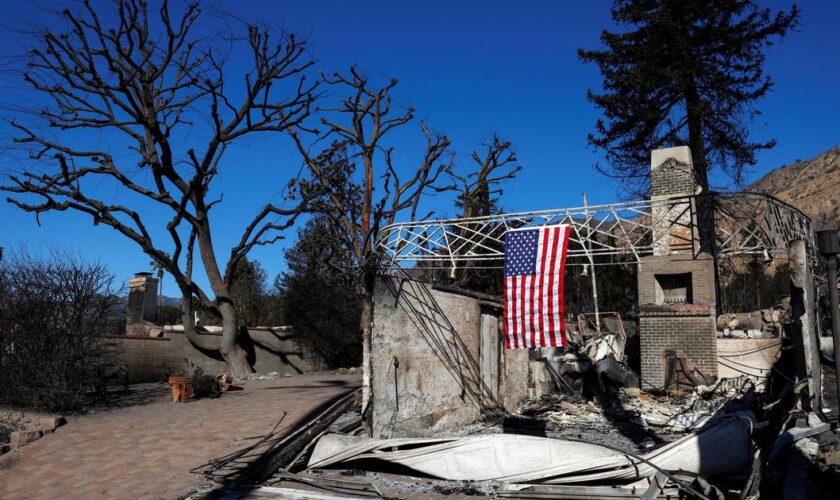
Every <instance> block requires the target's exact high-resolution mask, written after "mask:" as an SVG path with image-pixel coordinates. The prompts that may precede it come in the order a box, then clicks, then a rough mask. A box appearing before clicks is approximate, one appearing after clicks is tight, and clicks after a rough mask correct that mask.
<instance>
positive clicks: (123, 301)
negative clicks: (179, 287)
mask: <svg viewBox="0 0 840 500" xmlns="http://www.w3.org/2000/svg"><path fill="white" fill-rule="evenodd" d="M162 304H163V305H165V306H172V307H181V298H180V297H177V298H176V297H167V296H166V295H164V296H163V300H162ZM126 307H128V295H126V296H125V297H121V298H120V301H119V303H118V304H117V312H123V311H125V308H126Z"/></svg>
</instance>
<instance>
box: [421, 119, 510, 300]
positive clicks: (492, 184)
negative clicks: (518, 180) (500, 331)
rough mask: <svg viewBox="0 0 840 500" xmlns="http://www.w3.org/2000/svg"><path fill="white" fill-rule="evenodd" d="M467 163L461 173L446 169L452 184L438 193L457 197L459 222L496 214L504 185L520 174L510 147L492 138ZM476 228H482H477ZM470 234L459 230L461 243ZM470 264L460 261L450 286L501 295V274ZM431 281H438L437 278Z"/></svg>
mask: <svg viewBox="0 0 840 500" xmlns="http://www.w3.org/2000/svg"><path fill="white" fill-rule="evenodd" d="M470 159H471V160H472V168H471V169H466V171H465V172H459V171H458V170H456V168H455V167H454V165H451V166H449V167H448V168H447V169H446V172H447V174H448V175H449V178H450V179H451V181H452V184H451V185H450V186H445V187H444V188H442V189H443V190H453V191H455V192H456V193H458V195H457V197H456V199H455V206H456V207H457V208H458V209H460V210H461V217H462V218H465V219H468V218H472V217H484V216H488V215H494V214H496V213H499V211H500V208H499V197H500V196H501V195H502V193H503V186H504V184H505V183H506V182H508V181H511V180H513V179H514V178H515V177H516V174H518V173H519V171H520V170H522V166H521V165H519V164H518V159H517V157H516V151H515V150H514V147H513V144H512V143H511V142H510V141H506V140H504V139H502V138H500V137H499V136H498V135H497V134H493V137H492V139H490V140H489V141H484V142H483V143H482V144H481V148H480V149H479V150H473V152H472V153H471V154H470ZM478 227H482V226H481V225H478ZM501 229H502V228H500V227H498V226H495V225H491V226H488V227H482V229H481V230H482V231H486V232H498V231H500V230H501ZM472 232H473V229H472V228H469V229H461V230H459V233H460V234H461V236H462V237H464V238H465V239H468V238H471V236H472V235H471V234H470V233H472ZM473 264H474V263H473V262H471V261H464V262H463V264H462V265H463V266H464V267H463V268H461V269H458V270H457V271H456V272H454V273H452V274H451V275H450V276H453V275H454V284H455V285H457V286H459V287H461V288H467V289H470V290H476V291H480V292H484V293H490V294H499V293H501V291H502V276H501V273H499V272H495V271H493V270H489V269H471V268H473V267H474V265H473ZM435 274H437V275H439V274H440V273H435ZM433 279H434V280H435V281H440V280H439V278H433Z"/></svg>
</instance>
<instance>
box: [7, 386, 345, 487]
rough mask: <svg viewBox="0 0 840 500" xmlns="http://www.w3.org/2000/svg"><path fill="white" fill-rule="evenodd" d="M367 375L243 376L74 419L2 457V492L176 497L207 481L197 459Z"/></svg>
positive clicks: (229, 448) (302, 413) (243, 442)
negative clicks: (198, 392) (177, 398)
mask: <svg viewBox="0 0 840 500" xmlns="http://www.w3.org/2000/svg"><path fill="white" fill-rule="evenodd" d="M360 379H361V377H360V376H359V375H332V374H313V375H297V376H294V377H287V378H281V379H276V380H259V381H253V382H248V383H247V384H245V390H243V391H236V392H228V393H226V394H224V396H222V397H221V398H220V399H202V400H198V401H193V402H189V403H185V404H179V403H172V402H169V401H157V402H154V403H150V404H146V405H142V406H131V407H126V408H120V409H114V410H109V411H105V412H102V413H97V414H93V415H87V416H81V417H74V418H69V419H68V423H67V425H65V426H63V427H60V428H59V429H58V430H56V432H55V433H54V434H50V435H48V436H45V437H43V438H42V439H40V440H38V441H36V442H34V443H32V444H30V445H28V446H25V447H24V448H22V449H21V450H20V451H19V452H11V453H7V454H6V455H3V456H2V457H0V498H4V499H6V498H90V497H106V498H177V497H179V496H182V495H185V494H186V493H188V492H189V491H190V490H191V489H192V488H195V487H197V486H200V485H201V484H202V483H203V482H204V481H203V479H202V477H201V476H200V475H196V474H191V473H190V472H189V471H190V469H192V468H194V467H198V466H201V465H203V464H205V463H207V462H208V461H209V460H211V459H214V458H218V457H222V456H224V455H227V454H228V453H231V452H233V451H236V450H239V449H241V448H243V447H245V446H247V445H248V444H250V443H252V442H254V440H255V438H259V437H261V436H264V435H266V434H268V433H269V432H270V431H271V429H272V428H273V427H274V426H275V424H276V423H277V421H278V419H279V418H280V417H281V416H282V414H283V412H284V411H285V412H288V415H287V416H286V418H285V419H284V420H283V423H282V424H281V428H282V427H286V426H291V427H294V425H296V424H297V423H299V422H300V421H301V420H303V419H305V418H306V416H307V415H308V414H310V412H312V411H313V410H315V409H316V408H318V407H319V406H321V405H323V404H324V403H327V402H329V401H331V400H333V399H335V398H336V397H338V396H340V395H343V394H346V393H348V392H350V391H352V390H354V389H356V388H357V387H359V385H360V382H361V380H360Z"/></svg>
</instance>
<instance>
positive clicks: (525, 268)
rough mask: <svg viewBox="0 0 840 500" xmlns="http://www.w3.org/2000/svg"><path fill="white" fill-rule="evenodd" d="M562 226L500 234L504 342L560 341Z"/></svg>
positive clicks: (515, 345)
mask: <svg viewBox="0 0 840 500" xmlns="http://www.w3.org/2000/svg"><path fill="white" fill-rule="evenodd" d="M570 230H571V228H570V227H569V226H567V225H562V224H561V225H555V226H544V227H540V228H534V229H513V230H511V231H508V232H507V234H506V235H505V314H504V331H505V345H506V346H507V348H508V349H521V348H529V349H530V348H537V347H549V346H551V347H557V346H561V345H566V322H565V319H564V312H565V311H564V310H563V278H564V275H565V268H566V250H567V249H568V246H569V231H570Z"/></svg>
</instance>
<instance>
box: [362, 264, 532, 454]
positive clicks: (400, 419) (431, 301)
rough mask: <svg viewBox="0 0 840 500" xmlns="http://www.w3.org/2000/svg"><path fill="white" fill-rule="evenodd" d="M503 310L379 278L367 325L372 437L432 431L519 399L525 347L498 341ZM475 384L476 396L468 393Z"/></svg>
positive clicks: (463, 422) (524, 385)
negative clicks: (507, 346)
mask: <svg viewBox="0 0 840 500" xmlns="http://www.w3.org/2000/svg"><path fill="white" fill-rule="evenodd" d="M500 314H501V311H500V310H499V308H495V309H494V308H492V307H487V306H486V305H482V304H481V302H480V301H479V300H477V299H475V298H471V297H466V296H463V295H458V294H453V293H448V292H443V291H439V290H433V289H432V288H431V286H430V285H428V284H426V283H422V282H419V281H413V280H408V279H397V278H380V279H379V280H378V281H377V285H376V290H375V294H374V318H373V329H372V332H371V355H370V363H371V364H370V370H371V427H372V434H373V437H375V438H394V437H408V436H414V437H419V436H429V435H433V434H436V433H438V432H441V431H445V430H448V429H455V428H459V427H462V426H464V425H467V424H469V423H471V422H473V421H475V420H476V419H477V418H478V417H479V416H480V412H481V409H482V408H481V407H482V406H483V407H487V406H489V405H491V404H495V402H501V401H504V403H503V404H504V405H505V406H507V405H512V406H515V405H517V404H519V402H520V401H521V400H522V399H524V398H525V397H526V396H527V381H528V356H527V351H524V350H518V351H511V350H506V349H504V348H503V346H502V345H501V344H500V342H501V335H500V328H499V315H500ZM476 390H480V391H483V392H482V395H481V396H480V397H479V398H474V397H473V396H471V394H472V393H473V392H472V391H476ZM488 391H489V392H488ZM491 393H492V397H488V394H491ZM476 399H479V400H480V401H478V402H477V401H476ZM493 400H495V401H493Z"/></svg>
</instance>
